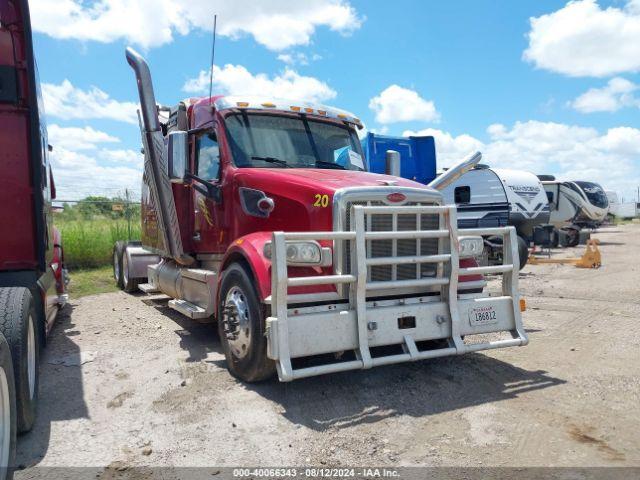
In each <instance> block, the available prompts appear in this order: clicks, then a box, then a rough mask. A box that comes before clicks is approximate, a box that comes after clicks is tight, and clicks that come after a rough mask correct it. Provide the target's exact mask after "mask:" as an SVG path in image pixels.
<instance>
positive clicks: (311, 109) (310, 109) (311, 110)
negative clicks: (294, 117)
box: [304, 107, 313, 113]
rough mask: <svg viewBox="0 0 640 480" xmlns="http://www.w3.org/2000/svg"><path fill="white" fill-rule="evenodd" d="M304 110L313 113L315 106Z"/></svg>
mask: <svg viewBox="0 0 640 480" xmlns="http://www.w3.org/2000/svg"><path fill="white" fill-rule="evenodd" d="M304 111H305V112H307V113H313V108H309V107H306V108H305V109H304Z"/></svg>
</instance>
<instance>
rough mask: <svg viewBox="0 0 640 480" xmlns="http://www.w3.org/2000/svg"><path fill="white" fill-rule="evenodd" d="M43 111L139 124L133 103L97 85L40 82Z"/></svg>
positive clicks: (65, 117) (66, 81) (62, 115)
mask: <svg viewBox="0 0 640 480" xmlns="http://www.w3.org/2000/svg"><path fill="white" fill-rule="evenodd" d="M42 95H43V97H44V106H45V111H46V113H47V115H48V116H52V117H57V118H61V119H63V120H71V119H82V120H88V119H95V118H101V119H110V120H118V121H121V122H126V123H133V124H137V123H138V117H137V114H136V109H137V108H138V104H137V103H134V102H119V101H117V100H114V99H112V98H111V97H110V96H109V94H107V93H106V92H104V91H102V90H100V89H99V88H97V87H91V88H89V90H82V89H80V88H77V87H75V86H73V84H72V83H71V82H70V81H69V80H64V81H63V82H62V83H61V84H60V85H55V84H52V83H43V84H42Z"/></svg>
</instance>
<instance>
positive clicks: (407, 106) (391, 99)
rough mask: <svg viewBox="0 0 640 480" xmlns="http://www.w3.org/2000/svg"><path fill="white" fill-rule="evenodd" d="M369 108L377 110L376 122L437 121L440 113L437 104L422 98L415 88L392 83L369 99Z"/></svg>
mask: <svg viewBox="0 0 640 480" xmlns="http://www.w3.org/2000/svg"><path fill="white" fill-rule="evenodd" d="M369 108H370V109H371V110H373V112H375V115H376V116H375V119H376V122H378V123H381V124H389V123H397V122H411V121H424V122H431V121H437V120H438V119H439V118H440V114H439V113H438V111H437V110H436V106H435V104H434V103H433V102H432V101H430V100H425V99H424V98H422V97H421V96H420V95H419V94H418V92H416V91H415V90H409V89H407V88H402V87H400V86H398V85H391V86H389V87H387V88H386V89H384V90H383V91H382V92H380V94H379V95H378V96H376V97H373V98H372V99H371V100H370V101H369Z"/></svg>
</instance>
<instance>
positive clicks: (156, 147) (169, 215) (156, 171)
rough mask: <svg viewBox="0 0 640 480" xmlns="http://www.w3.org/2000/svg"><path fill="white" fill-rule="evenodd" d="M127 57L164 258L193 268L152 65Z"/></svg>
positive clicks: (130, 52) (132, 54) (129, 54)
mask: <svg viewBox="0 0 640 480" xmlns="http://www.w3.org/2000/svg"><path fill="white" fill-rule="evenodd" d="M126 56H127V63H128V64H129V65H130V66H131V68H132V69H133V71H134V72H135V75H136V81H137V83H138V95H139V96H140V110H139V111H138V117H139V119H140V117H142V118H141V122H140V132H141V134H142V144H143V146H144V178H145V182H146V183H147V184H148V186H149V191H150V194H151V202H152V204H153V205H154V207H155V210H156V214H157V217H158V226H159V230H160V233H161V240H162V244H163V246H164V248H163V249H161V252H160V253H161V254H162V255H163V256H168V257H171V258H173V259H174V260H175V261H176V262H178V263H179V264H181V265H190V264H192V263H193V262H194V259H193V257H191V256H190V255H187V254H185V253H184V250H183V247H182V238H181V236H180V225H179V223H178V214H177V212H176V205H175V202H174V199H173V191H172V189H171V180H170V179H169V175H168V169H167V154H166V149H165V147H164V138H163V136H162V130H161V127H160V121H159V119H158V108H157V106H156V99H155V94H154V92H153V82H152V81H151V73H150V72H149V65H147V62H146V61H145V59H144V58H142V56H141V55H140V54H139V53H138V52H136V51H135V50H133V49H132V48H130V47H129V48H127V50H126Z"/></svg>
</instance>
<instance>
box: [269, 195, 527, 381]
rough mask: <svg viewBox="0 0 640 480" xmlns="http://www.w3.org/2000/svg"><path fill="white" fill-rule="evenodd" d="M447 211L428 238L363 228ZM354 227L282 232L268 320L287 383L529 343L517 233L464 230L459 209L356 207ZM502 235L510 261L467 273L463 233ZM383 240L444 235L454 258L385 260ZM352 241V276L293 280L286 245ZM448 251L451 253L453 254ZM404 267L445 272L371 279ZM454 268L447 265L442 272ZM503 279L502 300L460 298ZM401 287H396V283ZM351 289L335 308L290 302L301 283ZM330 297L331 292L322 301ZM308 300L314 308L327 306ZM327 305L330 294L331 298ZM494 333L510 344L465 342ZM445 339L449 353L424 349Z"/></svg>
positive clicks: (272, 350) (273, 352) (272, 348)
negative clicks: (298, 362)
mask: <svg viewBox="0 0 640 480" xmlns="http://www.w3.org/2000/svg"><path fill="white" fill-rule="evenodd" d="M436 213H437V214H439V215H440V216H441V219H442V221H441V223H440V229H438V230H420V231H384V232H380V231H376V232H370V231H365V225H366V223H365V220H366V217H367V216H368V215H375V214H416V215H419V214H436ZM353 215H354V217H353V218H354V219H355V230H354V231H349V232H306V233H284V232H274V234H273V247H272V295H271V299H270V300H271V312H272V316H270V317H269V318H267V345H268V356H269V358H271V359H273V360H275V361H276V365H277V370H278V376H279V378H280V380H281V381H291V380H294V379H297V378H303V377H309V376H313V375H320V374H324V373H332V372H340V371H345V370H352V369H362V368H371V367H373V366H378V365H387V364H392V363H400V362H407V361H415V360H420V359H424V358H434V357H441V356H446V355H459V354H463V353H467V352H474V351H479V350H487V349H492V348H501V347H510V346H519V345H526V344H527V343H528V339H527V335H526V333H525V331H524V328H523V327H522V320H521V315H520V305H519V294H518V289H517V282H518V263H519V262H518V248H517V240H516V232H515V229H514V228H513V227H503V228H487V229H469V230H460V231H458V230H457V227H456V225H457V219H456V208H455V206H409V207H390V206H384V207H367V206H354V207H353ZM465 235H501V236H503V237H504V254H503V258H504V263H503V265H494V266H488V267H474V268H460V267H459V258H458V236H465ZM374 238H375V239H381V238H385V239H386V238H389V239H391V238H396V239H397V238H438V239H441V243H442V244H446V245H447V246H448V247H449V248H448V250H449V251H450V253H440V252H439V253H438V254H437V255H426V256H407V257H395V258H393V259H390V258H380V257H368V256H367V251H366V250H367V249H366V242H367V240H370V239H374ZM310 239H313V240H334V241H336V240H351V242H350V245H351V258H352V259H354V260H353V266H352V269H351V272H352V273H351V274H348V275H329V276H313V277H294V278H289V276H288V271H287V265H286V246H285V241H286V240H310ZM445 251H446V250H445ZM391 261H393V262H394V263H397V264H403V263H404V264H409V263H413V264H416V263H435V264H438V266H439V268H438V269H437V271H438V273H437V275H436V276H435V277H433V278H423V279H415V280H399V281H396V282H371V281H368V275H367V273H368V268H369V267H371V266H374V265H380V264H384V262H387V263H388V262H391ZM445 266H448V268H444V267H445ZM488 273H501V274H502V275H503V277H502V294H501V296H497V297H487V296H484V297H482V296H469V295H460V294H459V293H458V277H459V276H461V275H474V274H488ZM390 283H393V285H389V284H390ZM321 284H334V285H338V284H346V285H348V286H349V288H348V298H345V299H344V300H345V301H344V302H341V303H333V304H331V305H322V306H313V307H306V308H292V307H291V306H290V305H289V304H288V296H287V290H288V288H289V287H294V286H302V285H321ZM409 286H412V287H425V288H430V289H435V290H436V291H435V292H433V293H435V294H434V295H429V296H415V297H411V298H402V299H392V300H377V301H371V300H369V301H367V298H371V297H375V292H376V290H386V289H388V288H390V287H397V288H399V289H400V288H404V287H409ZM319 295H323V294H319ZM320 298H321V297H320V296H319V297H318V298H317V299H316V298H315V296H314V295H313V294H311V295H308V299H307V301H308V302H309V303H311V302H314V301H319V300H320ZM323 298H324V297H323ZM478 309H485V310H490V311H493V312H495V315H494V316H491V318H488V319H486V320H481V321H480V322H478V321H477V319H476V316H475V314H474V312H475V311H477V310H478ZM494 332H510V333H511V336H512V338H510V339H508V340H498V341H484V342H481V343H474V344H468V343H465V341H464V340H463V337H464V336H468V335H479V334H487V333H494ZM438 339H441V340H446V342H443V343H446V346H445V347H443V348H437V349H431V350H422V351H421V350H420V349H419V348H418V345H417V343H416V342H421V341H425V340H438ZM388 345H400V346H402V352H403V353H399V354H398V353H394V354H389V355H382V356H375V357H372V355H371V350H370V349H371V348H372V347H379V346H388ZM344 351H354V352H355V360H351V361H343V362H340V361H336V362H334V363H329V364H325V365H320V366H314V367H307V368H300V369H294V368H293V367H292V363H291V360H292V359H293V358H301V357H308V356H313V355H321V354H331V353H339V352H344Z"/></svg>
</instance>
